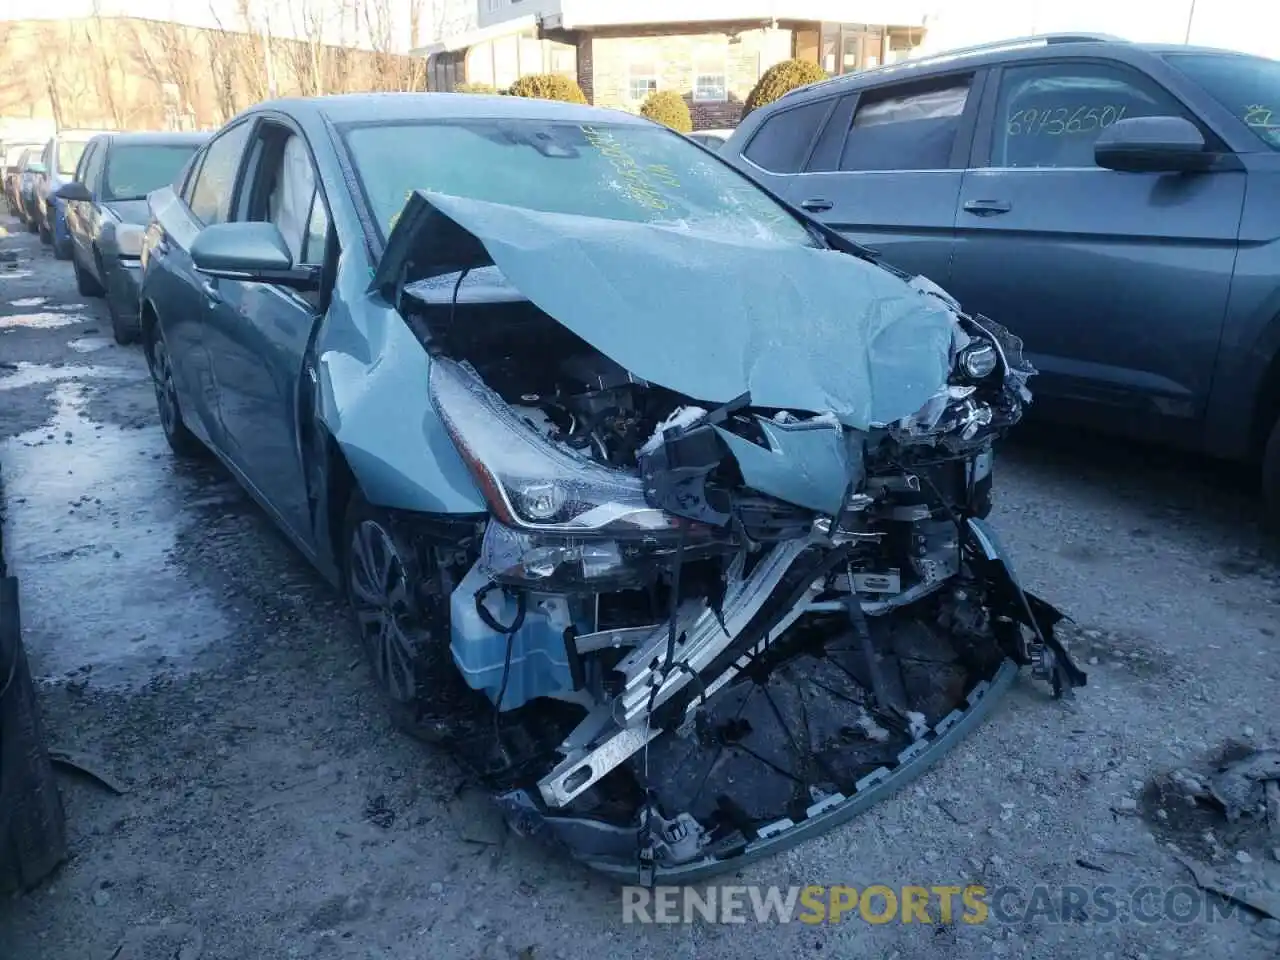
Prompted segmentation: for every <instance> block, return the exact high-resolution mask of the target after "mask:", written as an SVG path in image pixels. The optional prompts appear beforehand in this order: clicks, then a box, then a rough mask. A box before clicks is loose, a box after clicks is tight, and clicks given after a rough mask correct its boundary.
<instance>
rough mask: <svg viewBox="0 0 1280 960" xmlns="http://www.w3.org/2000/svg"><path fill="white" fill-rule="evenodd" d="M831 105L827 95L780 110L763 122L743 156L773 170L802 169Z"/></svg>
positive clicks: (786, 171) (789, 171) (780, 171)
mask: <svg viewBox="0 0 1280 960" xmlns="http://www.w3.org/2000/svg"><path fill="white" fill-rule="evenodd" d="M830 109H831V100H829V99H827V100H818V101H816V102H814V103H806V104H804V105H802V106H799V107H791V108H790V109H788V110H779V111H778V112H777V113H775V114H773V116H771V117H769V118H768V119H767V120H765V122H764V123H763V124H761V125H760V129H759V130H757V131H756V134H755V136H754V137H752V138H751V142H750V143H749V144H748V145H747V149H746V152H745V153H744V154H743V156H744V157H746V158H747V159H748V160H750V161H751V162H752V163H754V164H755V165H756V166H757V167H760V168H761V169H762V170H768V171H769V172H770V173H796V172H798V171H799V170H800V167H801V165H802V164H803V163H804V161H805V158H806V157H807V156H808V155H809V147H810V145H811V144H812V143H813V139H814V137H815V136H816V135H817V133H818V128H819V127H820V126H822V121H823V120H825V119H826V118H827V111H828V110H830Z"/></svg>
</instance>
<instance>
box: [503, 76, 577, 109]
mask: <svg viewBox="0 0 1280 960" xmlns="http://www.w3.org/2000/svg"><path fill="white" fill-rule="evenodd" d="M507 92H508V93H509V94H511V96H513V97H532V98H534V99H537V100H562V101H564V102H565V103H586V102H587V98H586V96H585V95H584V94H583V92H582V88H581V87H580V86H578V84H577V82H576V81H573V80H570V79H569V78H568V77H566V76H563V75H561V74H559V73H533V74H530V75H529V76H527V77H521V78H520V79H519V80H517V81H516V82H515V83H513V84H512V85H511V89H510V90H508V91H507Z"/></svg>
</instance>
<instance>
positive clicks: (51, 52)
mask: <svg viewBox="0 0 1280 960" xmlns="http://www.w3.org/2000/svg"><path fill="white" fill-rule="evenodd" d="M58 27H59V24H58V23H57V22H56V21H46V22H43V23H41V24H39V28H38V29H37V31H36V34H37V35H36V63H37V65H38V69H39V72H40V83H41V86H42V87H43V89H44V94H45V96H46V97H48V98H49V112H50V113H52V114H53V122H54V125H55V126H56V127H57V128H58V129H59V130H61V129H62V128H63V127H65V126H66V125H67V123H68V121H69V119H70V118H69V117H68V116H67V107H68V102H67V98H66V97H65V95H64V94H65V89H64V88H65V86H66V78H65V76H64V73H65V71H64V64H63V61H64V59H65V58H64V56H63V54H64V53H65V52H66V51H67V50H68V49H69V46H68V45H66V44H64V42H63V38H62V37H61V36H59V35H58V34H59V32H60V31H59V30H58Z"/></svg>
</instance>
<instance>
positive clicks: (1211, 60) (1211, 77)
mask: <svg viewBox="0 0 1280 960" xmlns="http://www.w3.org/2000/svg"><path fill="white" fill-rule="evenodd" d="M1167 59H1168V61H1169V63H1170V64H1171V65H1173V66H1174V67H1176V68H1177V69H1178V70H1181V71H1182V72H1183V73H1185V74H1186V75H1187V76H1188V77H1190V78H1191V79H1192V80H1193V81H1194V82H1195V83H1197V84H1198V85H1200V86H1201V87H1203V88H1204V91H1205V92H1206V93H1207V94H1209V96H1211V97H1213V99H1215V100H1217V101H1218V102H1219V103H1220V104H1222V105H1223V106H1224V107H1226V108H1227V109H1228V110H1230V111H1231V112H1232V113H1234V114H1235V115H1236V116H1237V117H1239V118H1240V119H1241V120H1243V121H1244V122H1245V124H1247V125H1248V127H1249V129H1250V130H1252V131H1253V132H1254V133H1256V134H1257V135H1258V136H1259V137H1260V138H1261V139H1262V142H1263V143H1265V144H1266V145H1267V146H1269V147H1270V148H1271V149H1272V150H1280V60H1268V59H1267V58H1265V57H1252V56H1248V55H1246V54H1242V53H1174V54H1169V56H1168V57H1167Z"/></svg>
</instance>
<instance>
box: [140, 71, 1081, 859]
mask: <svg viewBox="0 0 1280 960" xmlns="http://www.w3.org/2000/svg"><path fill="white" fill-rule="evenodd" d="M150 204H151V211H152V216H153V220H152V224H151V226H150V227H149V229H148V234H147V238H146V241H145V243H144V247H143V261H144V267H143V277H142V285H141V301H142V308H141V317H142V335H143V342H144V344H145V348H146V351H147V356H148V360H149V362H150V367H151V371H152V375H153V378H154V381H155V387H156V395H157V400H158V403H159V410H160V417H161V422H162V424H163V426H164V431H165V435H166V436H167V437H168V440H169V442H170V444H171V446H172V447H173V449H174V451H175V452H176V453H178V454H181V455H189V454H199V453H204V452H206V451H212V452H213V453H214V454H216V455H217V457H218V458H219V459H220V460H221V461H222V462H223V463H225V464H226V466H227V467H228V468H229V469H230V470H231V471H232V473H233V474H234V475H235V476H236V477H237V478H238V479H239V480H240V482H241V483H242V484H243V485H244V486H245V488H246V489H247V490H248V491H249V492H250V493H251V494H252V495H253V497H254V498H255V499H256V500H257V501H258V502H259V503H260V504H261V505H262V507H263V509H265V510H266V511H267V512H268V513H269V514H270V515H271V516H272V517H273V518H274V519H275V521H276V522H277V523H278V524H279V526H280V527H281V528H282V529H283V530H284V531H285V532H286V533H287V534H288V535H289V536H290V537H291V538H292V540H293V541H294V543H295V544H296V545H297V547H298V549H300V550H301V551H303V553H305V554H306V555H307V556H308V557H309V558H310V559H311V561H312V562H313V563H314V564H315V566H316V567H317V568H318V569H319V570H320V571H321V572H322V573H323V574H324V575H325V576H326V577H327V578H329V579H330V580H331V581H332V582H333V583H334V584H335V586H338V587H339V588H340V589H342V590H343V591H344V592H345V593H346V595H347V596H348V597H349V598H350V603H351V607H352V611H353V615H354V620H355V624H356V627H357V630H358V632H359V636H360V639H361V641H362V643H363V644H364V647H365V649H366V651H367V653H368V656H369V660H370V663H371V665H372V669H373V673H374V675H375V676H376V677H377V679H378V681H379V682H380V684H381V686H382V688H383V690H384V692H385V694H386V698H387V700H388V703H389V704H390V707H391V709H392V711H393V713H394V715H395V717H396V719H397V720H398V722H399V723H400V724H401V725H402V726H403V727H404V728H405V729H407V730H409V731H410V732H412V733H414V734H416V735H418V736H420V737H422V738H424V739H426V740H429V741H432V742H434V743H438V744H443V745H444V746H446V747H447V748H449V749H451V750H452V751H453V752H454V754H455V755H456V756H457V758H458V759H459V760H460V762H462V763H463V764H464V765H466V767H467V768H468V769H469V770H470V771H471V772H472V774H473V775H474V776H475V777H476V778H478V779H479V780H480V781H481V782H482V783H483V784H484V785H485V786H486V787H487V788H488V789H489V790H490V791H491V792H492V794H493V796H494V798H495V800H496V802H497V803H499V804H500V805H501V807H502V808H503V810H504V811H505V813H506V815H507V817H508V820H509V822H510V823H511V824H512V825H513V826H514V827H515V828H516V829H518V830H521V831H524V832H528V833H537V834H541V835H543V836H546V837H547V838H549V839H551V840H553V841H555V842H556V843H558V844H560V845H561V846H563V847H567V848H568V849H569V850H570V851H571V852H572V853H573V855H575V856H576V857H578V858H580V859H582V860H583V861H585V862H587V863H588V864H590V865H591V866H593V867H595V868H596V869H598V870H602V871H605V872H606V873H609V874H611V875H613V876H615V877H618V878H630V879H634V878H636V877H637V876H638V877H639V878H640V879H641V880H642V881H645V882H652V881H656V880H665V881H668V882H670V881H683V880H691V879H693V878H695V877H697V876H702V875H706V874H709V873H713V872H716V871H720V870H725V869H732V868H736V867H737V866H740V865H742V864H743V863H745V862H747V861H748V860H751V859H754V858H757V857H759V856H762V855H764V854H767V853H769V852H771V851H774V850H777V849H780V848H782V847H785V846H788V845H790V844H793V843H796V842H797V841H799V840H801V839H803V838H804V837H806V836H811V835H813V834H815V833H818V832H821V831H823V830H826V829H829V828H830V827H831V826H833V825H835V824H837V823H839V822H840V821H841V820H844V819H847V818H848V817H849V816H851V815H852V814H854V813H855V812H857V811H858V810H859V809H862V808H864V807H865V806H867V805H868V804H871V803H873V802H875V801H876V800H877V799H878V798H880V797H881V796H883V795H885V794H886V793H888V792H889V791H892V790H894V789H896V788H897V787H898V786H899V785H900V784H901V783H902V782H903V781H905V780H907V779H909V778H910V777H912V776H914V775H915V774H916V773H918V772H919V771H920V770H922V769H923V768H924V767H926V766H927V765H928V764H929V763H931V762H932V761H933V760H934V759H935V758H936V757H937V756H938V755H939V754H940V753H941V752H944V751H945V750H946V749H947V748H948V747H949V746H950V745H951V744H953V743H954V742H955V741H956V740H957V739H958V738H960V737H962V736H964V734H965V733H966V732H967V731H968V730H969V729H970V728H971V727H972V726H973V725H974V724H976V722H977V721H978V720H979V718H980V717H981V716H982V714H983V713H984V712H985V711H986V710H987V709H989V707H990V705H991V704H992V703H993V702H994V700H995V698H996V695H997V694H998V693H999V692H1000V691H1001V690H1002V689H1003V688H1004V687H1005V686H1006V685H1007V684H1008V683H1009V682H1010V679H1011V677H1012V676H1013V675H1014V673H1015V672H1016V670H1017V664H1020V663H1028V664H1029V663H1034V664H1035V665H1037V666H1038V668H1039V669H1040V670H1042V671H1043V672H1044V674H1045V676H1046V677H1047V678H1048V679H1049V680H1051V681H1052V683H1053V685H1054V688H1055V690H1057V691H1058V692H1064V691H1069V690H1070V689H1071V688H1072V687H1074V686H1078V685H1080V684H1081V683H1083V682H1084V680H1085V677H1084V675H1083V674H1082V673H1080V671H1079V670H1078V669H1077V668H1076V667H1075V666H1074V664H1072V662H1071V660H1070V658H1069V657H1068V656H1067V654H1066V652H1065V651H1064V650H1063V648H1062V645H1061V643H1060V642H1059V641H1058V640H1057V639H1056V638H1055V636H1054V625H1055V624H1056V623H1057V622H1058V621H1059V620H1060V619H1061V614H1060V613H1058V612H1057V611H1056V610H1054V608H1053V607H1051V606H1050V605H1049V604H1047V603H1045V602H1044V601H1042V600H1040V599H1038V598H1037V597H1034V596H1032V595H1030V594H1027V593H1026V592H1024V591H1023V590H1022V588H1021V587H1020V586H1019V584H1018V582H1017V580H1016V578H1015V577H1014V575H1013V574H1012V572H1011V570H1010V567H1009V566H1008V564H1007V562H1006V561H1005V559H1004V558H1003V556H1002V551H1001V549H1000V547H999V542H998V540H997V538H996V536H995V534H994V533H993V532H992V530H991V529H990V528H989V527H988V525H987V524H986V523H985V522H984V520H983V517H984V516H985V515H986V513H987V509H988V506H989V502H990V487H991V478H992V473H991V462H992V443H993V441H994V440H995V439H996V438H997V437H998V436H999V435H1000V434H1001V432H1002V431H1004V430H1005V429H1006V428H1007V427H1009V426H1010V425H1011V424H1013V423H1015V422H1016V421H1017V420H1018V419H1019V417H1020V415H1021V413H1022V410H1023V407H1024V405H1025V404H1026V403H1027V402H1028V401H1029V399H1030V394H1029V392H1028V389H1027V379H1028V378H1029V377H1030V375H1031V374H1032V373H1033V371H1032V370H1031V368H1030V367H1029V366H1028V365H1027V364H1026V363H1025V362H1024V361H1023V359H1022V356H1021V345H1020V344H1019V342H1018V341H1017V339H1016V338H1015V337H1012V336H1010V335H1008V334H1007V333H1006V332H1005V331H1004V330H1002V329H1001V328H999V327H998V326H996V325H995V324H992V323H989V322H988V321H986V320H984V319H983V318H981V317H969V316H966V315H965V314H963V313H962V312H961V311H960V308H959V306H958V305H957V304H956V303H954V302H953V301H952V300H951V299H950V298H949V297H948V296H947V294H946V293H944V292H943V291H941V290H939V289H938V288H937V287H935V286H934V285H933V284H931V283H930V282H929V281H928V280H926V279H924V278H919V277H916V278H913V277H909V276H905V275H903V274H900V273H898V272H895V271H893V270H892V269H890V268H888V267H886V266H883V265H881V264H879V263H877V262H876V261H875V259H874V257H873V255H872V254H871V253H870V252H869V251H865V250H863V249H861V248H859V247H857V246H855V245H852V244H850V243H849V242H848V241H846V240H843V239H841V238H840V237H839V236H838V235H836V234H834V233H833V232H831V231H829V230H827V229H825V228H823V227H822V226H820V225H818V224H816V223H814V222H813V221H812V220H810V219H809V218H808V217H806V216H805V215H804V214H802V213H800V212H799V211H797V210H795V209H794V208H791V207H789V206H787V205H785V204H783V203H781V202H780V201H779V200H777V199H776V198H775V197H774V196H772V195H771V194H769V193H768V192H766V191H765V190H763V189H762V188H760V187H759V186H757V185H755V184H754V183H752V182H751V181H750V180H748V179H746V178H745V177H743V176H742V175H740V174H739V173H737V172H736V171H734V170H733V169H732V168H731V167H729V166H728V165H726V164H725V163H723V162H722V161H721V160H719V159H718V158H716V157H715V156H714V155H713V154H712V153H710V152H708V151H706V150H703V149H701V148H700V147H698V146H696V145H695V144H692V143H690V142H689V141H688V140H686V139H685V138H683V137H681V136H679V135H678V134H676V133H673V132H671V131H669V130H667V129H665V128H663V127H660V126H657V125H654V124H652V123H649V122H648V121H646V120H642V119H639V118H636V117H632V116H629V115H626V114H620V113H614V112H610V111H604V110H596V109H592V108H589V107H579V106H570V105H566V104H560V103H553V102H549V101H540V100H524V99H519V98H516V97H479V96H469V95H467V96H456V95H439V94H437V95H432V94H427V95H382V96H377V95H369V96H354V97H335V98H323V99H317V100H293V101H280V102H275V103H268V104H264V105H261V106H259V107H256V108H254V109H252V110H250V111H249V112H247V113H245V114H242V115H241V116H239V117H237V118H235V119H234V120H233V121H232V122H230V123H229V124H228V125H227V126H226V127H225V128H223V129H222V130H221V131H219V132H218V133H217V134H216V135H215V136H214V137H213V138H212V139H211V140H210V141H209V142H208V143H207V144H206V145H205V146H204V147H203V148H202V149H201V151H200V152H199V153H198V154H197V155H196V156H195V158H194V160H193V162H192V164H191V166H190V169H189V173H188V174H187V175H186V176H185V178H184V179H183V180H182V182H180V183H178V184H176V185H175V186H174V187H173V188H172V189H168V188H166V189H162V190H160V191H158V192H156V193H154V194H152V195H151V198H150Z"/></svg>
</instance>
